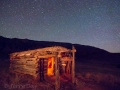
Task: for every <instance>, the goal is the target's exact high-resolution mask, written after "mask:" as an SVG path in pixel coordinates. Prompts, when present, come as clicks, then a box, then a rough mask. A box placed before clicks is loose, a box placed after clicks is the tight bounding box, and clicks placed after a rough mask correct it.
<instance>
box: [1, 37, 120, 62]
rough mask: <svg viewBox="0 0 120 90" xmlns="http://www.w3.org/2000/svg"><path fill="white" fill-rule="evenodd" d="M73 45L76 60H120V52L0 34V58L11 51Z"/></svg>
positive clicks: (5, 56) (4, 57) (6, 56)
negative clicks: (6, 36) (7, 36)
mask: <svg viewBox="0 0 120 90" xmlns="http://www.w3.org/2000/svg"><path fill="white" fill-rule="evenodd" d="M72 45H74V46H75V48H76V50H77V52H76V60H80V61H82V60H101V61H120V53H110V52H107V51H105V50H102V49H99V48H96V47H92V46H85V45H79V44H71V43H62V42H50V41H33V40H28V39H17V38H12V39H10V38H5V37H2V36H0V59H8V58H9V54H10V53H13V52H19V51H25V50H32V49H37V48H43V47H48V46H63V47H66V48H69V49H71V48H72Z"/></svg>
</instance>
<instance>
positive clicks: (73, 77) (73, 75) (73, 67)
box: [72, 46, 76, 83]
mask: <svg viewBox="0 0 120 90" xmlns="http://www.w3.org/2000/svg"><path fill="white" fill-rule="evenodd" d="M75 52H76V49H75V47H74V46H72V54H73V56H72V57H73V58H72V83H75Z"/></svg>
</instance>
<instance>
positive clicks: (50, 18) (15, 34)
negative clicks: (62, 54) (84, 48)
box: [0, 0, 120, 52]
mask: <svg viewBox="0 0 120 90" xmlns="http://www.w3.org/2000/svg"><path fill="white" fill-rule="evenodd" d="M0 35H1V36H4V37H8V38H21V39H25V38H27V39H31V40H37V41H55V42H70V43H73V44H82V45H90V46H95V47H98V48H101V49H105V50H107V51H109V52H120V0H0Z"/></svg>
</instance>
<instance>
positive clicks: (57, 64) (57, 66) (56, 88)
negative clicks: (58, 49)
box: [55, 53, 60, 90]
mask: <svg viewBox="0 0 120 90" xmlns="http://www.w3.org/2000/svg"><path fill="white" fill-rule="evenodd" d="M55 76H56V80H55V90H59V88H60V76H59V53H56V55H55Z"/></svg>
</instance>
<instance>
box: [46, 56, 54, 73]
mask: <svg viewBox="0 0 120 90" xmlns="http://www.w3.org/2000/svg"><path fill="white" fill-rule="evenodd" d="M53 68H54V58H53V57H51V58H48V69H47V75H54V73H53Z"/></svg>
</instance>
